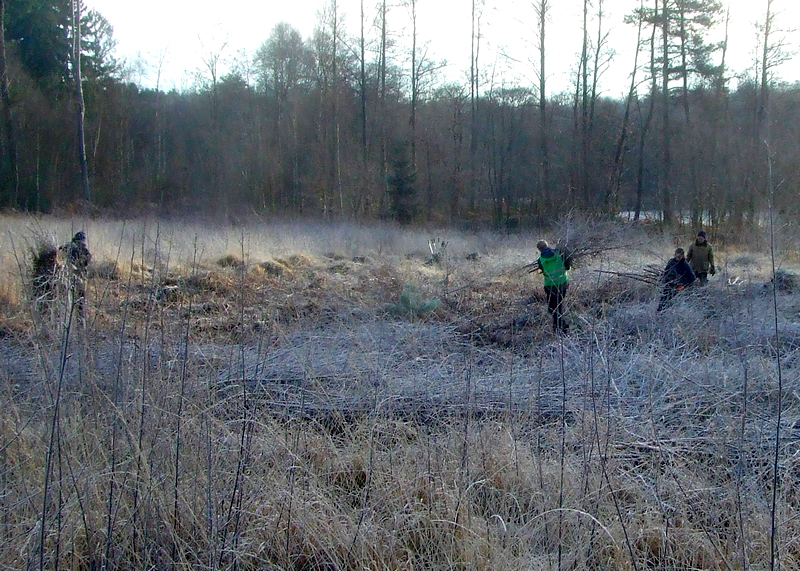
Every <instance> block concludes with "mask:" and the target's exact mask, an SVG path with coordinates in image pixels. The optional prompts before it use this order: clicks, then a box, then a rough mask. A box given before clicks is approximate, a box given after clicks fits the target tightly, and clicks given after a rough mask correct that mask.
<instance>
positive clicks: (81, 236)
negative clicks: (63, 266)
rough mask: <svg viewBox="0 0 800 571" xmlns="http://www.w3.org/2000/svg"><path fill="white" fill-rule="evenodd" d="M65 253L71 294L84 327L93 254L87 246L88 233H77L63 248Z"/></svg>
mask: <svg viewBox="0 0 800 571" xmlns="http://www.w3.org/2000/svg"><path fill="white" fill-rule="evenodd" d="M60 249H61V250H63V251H64V252H65V257H66V263H67V268H68V269H69V270H70V294H71V295H72V303H73V304H74V305H75V309H77V310H78V320H79V322H80V323H81V324H82V325H83V324H84V323H85V319H86V281H87V279H88V277H89V276H88V274H89V262H91V261H92V254H91V253H90V252H89V247H88V246H87V244H86V233H85V232H83V231H81V232H76V233H75V236H73V237H72V240H71V241H69V242H67V243H66V244H64V245H63V246H61V248H60Z"/></svg>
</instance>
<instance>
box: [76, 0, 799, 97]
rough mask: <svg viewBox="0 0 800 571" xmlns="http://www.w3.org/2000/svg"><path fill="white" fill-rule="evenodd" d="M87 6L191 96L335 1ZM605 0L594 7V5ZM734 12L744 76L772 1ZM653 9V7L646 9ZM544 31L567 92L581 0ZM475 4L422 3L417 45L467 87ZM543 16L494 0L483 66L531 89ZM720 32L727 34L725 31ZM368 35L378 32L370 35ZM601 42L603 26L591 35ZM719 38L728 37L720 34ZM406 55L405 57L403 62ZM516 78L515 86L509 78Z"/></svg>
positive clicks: (558, 83) (784, 8)
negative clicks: (240, 56)
mask: <svg viewBox="0 0 800 571" xmlns="http://www.w3.org/2000/svg"><path fill="white" fill-rule="evenodd" d="M84 1H85V3H86V5H87V6H88V7H89V8H94V9H96V10H98V11H99V12H100V13H102V14H103V16H105V17H106V19H107V20H108V21H109V23H110V24H111V25H112V26H113V28H114V37H115V38H116V40H117V44H118V45H117V54H116V55H117V56H118V57H121V58H125V59H126V60H127V61H128V62H129V63H131V62H133V61H134V60H136V59H137V58H139V59H140V60H142V61H145V62H147V63H148V64H149V65H150V68H151V71H149V72H146V73H145V74H144V75H142V74H139V75H136V76H134V77H133V79H134V80H135V81H137V82H138V83H140V84H142V85H146V86H150V87H152V86H155V82H156V77H157V75H156V72H155V71H153V70H154V69H155V68H156V67H157V63H158V61H159V56H160V55H162V54H163V55H164V59H163V66H162V70H163V71H162V74H161V80H160V87H161V89H171V88H173V87H174V88H177V89H179V90H180V89H183V88H188V87H190V86H191V84H192V83H193V74H194V72H195V71H196V70H198V69H199V68H202V67H203V63H202V56H203V54H206V53H209V52H216V51H218V50H219V48H220V46H222V45H223V44H227V47H226V48H225V50H224V51H223V52H222V53H223V56H225V57H227V59H229V60H230V59H233V58H234V57H235V56H236V55H237V52H242V51H243V50H244V51H246V52H247V53H249V54H250V55H251V56H252V54H253V52H254V51H255V50H256V49H257V48H258V47H259V46H260V45H261V44H262V43H263V42H264V41H265V40H266V39H267V38H268V37H269V35H270V32H271V31H272V28H273V27H274V25H275V24H276V23H278V22H281V21H285V22H288V23H289V24H291V25H292V26H294V27H295V28H297V29H298V30H299V31H300V33H301V35H302V37H303V38H304V39H308V38H309V37H311V35H312V33H313V30H314V27H315V26H316V25H317V22H318V21H319V16H318V12H319V10H320V9H321V8H322V6H323V5H324V4H327V3H328V1H329V0H287V1H280V0H260V1H259V0H256V1H253V0H225V1H220V0H137V1H136V2H130V1H122V0H84ZM596 1H597V0H595V3H596ZM723 2H725V3H726V4H727V5H729V6H730V10H731V29H730V32H729V36H730V38H729V48H728V49H729V51H728V63H729V68H731V69H732V71H734V72H741V71H743V70H744V69H745V68H748V67H751V66H752V63H751V62H752V60H753V52H754V48H755V46H756V32H755V27H754V22H755V21H756V20H759V21H760V20H763V18H764V12H765V10H766V0H723ZM338 3H339V10H340V12H341V13H342V14H343V17H344V25H345V27H346V29H347V31H348V32H349V33H350V34H351V35H353V36H356V35H358V34H359V30H360V10H361V8H360V6H361V2H360V0H338ZM377 3H378V0H364V9H365V13H366V21H367V23H368V24H370V23H371V22H372V21H373V20H374V18H375V15H376V8H375V6H376V5H377ZM399 3H400V2H399V1H398V0H395V1H392V2H390V4H393V5H394V7H392V8H391V9H390V12H389V15H388V17H387V19H388V21H389V27H390V30H391V31H392V32H393V33H394V34H395V35H396V36H401V37H406V38H408V37H409V36H410V24H409V18H408V14H409V11H408V9H407V8H404V7H402V6H398V4H399ZM648 4H649V2H648ZM552 5H553V8H552V13H551V16H550V21H549V22H548V27H547V30H546V38H547V48H546V50H547V52H546V53H547V62H546V66H547V70H546V71H547V76H548V83H549V89H548V90H549V91H551V92H553V91H554V92H557V91H561V90H565V89H568V88H569V85H570V81H571V79H570V76H571V72H572V70H573V69H574V67H575V62H576V60H577V54H578V52H579V50H580V47H581V45H580V42H581V30H580V28H581V24H582V18H583V16H582V9H583V8H582V1H581V0H556V1H554V2H552ZM638 6H639V0H604V10H605V12H606V15H605V24H604V28H605V29H608V30H609V31H610V33H611V40H612V44H613V47H614V49H615V51H616V52H617V55H616V57H615V58H614V60H613V62H612V64H611V67H610V69H609V71H608V72H607V73H606V75H605V76H604V78H603V79H602V84H601V86H602V90H603V92H604V93H605V94H607V95H610V96H614V97H617V96H620V95H621V94H623V93H624V92H626V91H627V88H628V83H629V79H628V77H629V73H630V71H631V68H632V66H633V47H634V46H635V41H636V29H635V27H634V26H632V25H627V24H624V23H623V16H624V15H625V14H629V13H631V12H632V11H633V9H634V8H636V7H638ZM471 7H472V0H417V27H418V38H419V40H418V41H422V42H428V56H429V58H431V59H434V60H437V61H438V60H443V59H446V60H447V61H448V62H449V64H450V65H449V66H448V67H447V68H446V69H445V70H443V72H442V73H443V74H444V75H445V76H446V78H448V79H452V80H461V79H462V78H463V77H464V73H465V72H466V71H468V68H469V54H470V29H471V15H470V10H471ZM773 10H778V11H780V12H781V14H780V17H779V19H778V24H779V26H780V27H781V28H785V29H789V28H800V2H799V1H798V0H773ZM535 21H536V20H535V17H534V15H533V10H532V8H531V1H530V0H486V1H485V6H484V8H483V16H482V19H481V33H482V36H483V39H482V40H481V51H480V59H479V64H480V66H481V68H482V70H483V71H484V72H490V71H491V70H493V69H495V70H497V71H496V73H495V74H494V78H495V80H494V81H495V82H496V83H500V82H502V79H498V78H508V77H510V73H508V72H506V71H504V70H506V69H508V67H509V66H510V65H511V64H510V62H509V60H508V59H507V58H504V57H503V56H502V55H501V54H502V53H507V54H508V55H510V56H511V57H512V58H514V59H516V60H518V62H519V63H518V64H516V67H515V73H516V75H517V76H519V77H522V78H524V79H522V80H520V83H522V84H523V85H532V84H534V83H535V79H534V76H533V72H532V70H533V67H532V66H531V65H530V63H528V62H529V60H530V59H531V58H535V57H537V56H536V52H535V49H534V46H533V44H532V43H531V42H532V40H533V38H534V35H533V27H534V26H535ZM721 33H722V28H721V27H720V34H721ZM367 35H368V36H369V35H370V32H369V31H368V32H367ZM592 35H596V28H594V29H593V30H592ZM787 38H788V39H789V41H790V42H791V44H792V45H793V47H794V48H795V49H797V48H798V47H800V32H798V31H796V30H795V31H793V32H790V33H788V32H787ZM720 39H721V37H720ZM398 57H400V56H398ZM779 75H780V76H781V77H783V78H784V79H787V80H792V81H794V80H797V79H800V58H798V57H795V58H794V60H793V61H792V62H790V63H788V64H785V65H784V66H783V67H782V68H781V69H780V70H779ZM507 81H511V80H507Z"/></svg>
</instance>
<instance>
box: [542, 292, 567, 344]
mask: <svg viewBox="0 0 800 571" xmlns="http://www.w3.org/2000/svg"><path fill="white" fill-rule="evenodd" d="M568 285H569V284H568V283H565V284H561V285H557V286H544V294H545V295H546V296H547V311H549V312H550V315H552V316H553V333H558V332H559V331H561V332H563V333H566V332H567V331H568V330H569V324H568V323H567V320H566V318H565V317H564V314H565V313H566V306H565V305H564V298H565V297H567V286H568Z"/></svg>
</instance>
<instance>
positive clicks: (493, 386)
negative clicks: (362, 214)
mask: <svg viewBox="0 0 800 571" xmlns="http://www.w3.org/2000/svg"><path fill="white" fill-rule="evenodd" d="M3 221H4V223H5V224H4V227H5V228H6V229H7V230H6V232H5V233H4V234H3V235H2V236H0V252H1V253H2V256H3V257H2V260H1V262H2V263H1V264H0V271H2V279H0V297H1V298H2V300H3V302H2V305H0V320H1V321H0V332H2V336H0V359H2V370H4V371H5V372H4V373H3V375H2V384H1V385H0V398H2V407H3V417H2V424H0V475H1V477H0V486H2V491H1V492H0V514H1V515H0V525H2V536H3V542H2V543H1V544H0V562H1V563H2V565H3V566H4V567H6V568H13V569H21V568H26V569H28V568H39V569H44V568H74V569H94V568H100V567H125V568H141V569H166V568H176V567H179V568H187V569H188V568H198V567H200V568H213V569H223V568H224V569H228V568H239V569H256V568H258V569H296V570H312V569H325V570H334V569H354V570H355V569H359V570H362V569H374V570H388V569H398V570H399V569H476V570H480V569H485V570H496V569H508V570H514V569H520V570H521V569H567V568H569V569H644V568H658V569H745V568H759V569H763V568H768V567H770V565H777V564H780V567H781V568H782V569H800V542H799V541H798V537H800V533H799V532H800V530H798V521H800V519H798V515H800V512H799V511H798V500H799V499H800V498H798V497H797V489H798V488H797V486H796V480H797V478H798V477H800V462H798V458H800V447H799V446H798V434H797V428H796V427H797V426H800V397H798V393H799V392H800V386H799V385H800V383H798V373H797V371H798V355H800V353H798V348H800V295H798V294H797V293H796V292H793V291H781V292H779V294H778V320H777V321H778V327H777V329H776V328H775V326H774V323H775V320H774V316H773V315H772V313H771V312H772V306H771V297H770V296H769V295H767V294H768V293H769V289H768V286H769V279H770V274H769V272H768V268H769V264H768V258H767V256H766V254H765V252H763V251H762V252H758V251H753V252H748V251H746V250H744V249H740V250H737V251H734V250H733V248H732V247H728V248H724V249H720V250H719V251H718V257H719V260H718V267H720V268H722V269H723V271H722V272H721V275H718V276H717V277H716V278H714V279H713V280H712V282H711V284H710V285H709V286H707V287H706V288H705V289H702V290H697V291H694V292H687V295H685V296H683V297H682V298H679V299H677V300H676V303H675V304H674V305H673V306H672V307H671V308H670V309H669V310H667V311H665V312H664V313H663V314H661V315H658V316H657V315H656V312H655V304H656V301H655V298H656V296H657V292H655V291H653V288H652V287H650V286H647V285H646V284H642V283H639V282H636V281H633V280H628V279H625V278H621V277H617V276H615V275H614V274H606V273H599V272H597V271H596V270H604V271H620V272H630V271H637V270H639V269H641V268H643V267H644V266H645V265H647V264H650V263H656V264H659V265H661V264H662V263H663V261H664V260H665V259H666V257H668V256H669V253H670V252H671V249H672V247H673V246H674V238H673V237H671V236H664V235H660V234H659V235H653V234H646V233H644V232H643V231H639V230H637V229H630V228H626V229H624V231H622V232H619V231H618V230H619V229H616V228H614V227H613V226H603V227H601V226H590V225H585V226H581V225H580V224H578V223H576V222H575V221H570V222H569V223H565V225H564V226H562V227H561V228H560V229H557V230H555V231H554V235H553V236H547V237H548V238H551V239H554V240H555V239H556V238H564V237H565V236H566V237H571V238H572V239H573V240H575V241H587V240H602V242H603V243H604V244H607V245H608V246H609V247H611V246H619V247H620V249H612V250H609V251H607V252H606V253H605V254H603V255H601V256H597V257H596V258H593V259H591V260H585V261H584V263H581V264H578V267H577V268H576V269H575V270H574V272H573V280H572V286H571V291H570V294H569V300H570V304H571V305H570V318H571V320H572V323H573V327H572V329H573V333H572V335H571V336H570V337H566V338H563V337H560V338H554V337H553V336H552V335H551V334H550V331H549V320H548V318H547V315H546V312H545V310H544V307H543V304H542V303H541V301H539V299H538V297H537V292H539V290H540V289H541V278H538V277H535V276H530V275H528V274H527V273H526V272H524V271H520V270H519V268H521V267H522V266H523V265H524V264H526V263H528V262H530V261H532V259H533V247H532V245H533V243H534V242H535V239H536V238H538V237H539V236H538V235H536V236H533V235H515V236H501V235H492V234H488V233H487V234H482V235H478V234H466V233H459V232H453V231H440V232H437V233H432V234H430V235H428V234H422V233H420V232H418V231H409V232H407V231H401V230H398V229H396V228H392V227H356V226H352V225H322V224H320V225H318V226H312V225H309V224H299V223H298V224H288V223H287V224H272V223H270V224H262V225H259V224H256V223H253V224H251V225H248V226H246V227H230V228H208V227H205V226H203V225H200V224H197V225H193V224H182V223H164V222H161V223H156V222H145V221H136V222H127V223H124V224H123V223H121V222H119V223H118V222H112V221H107V220H103V221H98V220H81V221H69V220H51V219H36V220H34V219H31V218H25V217H16V218H12V217H4V219H3ZM78 229H83V230H86V232H87V234H88V236H89V245H90V248H91V249H92V252H93V254H94V262H93V265H94V270H93V273H92V276H91V279H90V286H89V299H88V307H89V315H88V322H87V325H86V327H85V329H84V328H81V327H79V326H78V325H77V324H76V322H75V320H71V319H69V314H70V309H71V308H70V307H69V305H68V303H67V301H66V300H64V299H59V300H57V302H56V303H55V307H54V308H52V311H50V312H49V313H46V314H45V313H42V312H37V311H36V310H35V308H34V307H33V306H32V304H29V303H28V302H27V297H26V291H27V290H26V284H27V264H28V262H27V255H28V254H27V250H26V248H27V247H28V246H29V245H32V244H34V243H36V241H37V240H39V239H42V238H43V237H44V238H45V239H49V240H51V241H52V242H53V243H54V244H59V243H62V242H65V241H67V240H68V239H69V237H70V236H71V235H72V233H74V231H75V230H78ZM555 234H560V235H555ZM688 236H689V237H691V232H689V233H688ZM435 237H436V238H440V239H443V240H445V241H446V242H447V246H446V249H445V251H444V252H442V253H441V255H440V262H441V263H438V264H437V263H429V258H430V251H428V245H427V240H428V239H429V238H435ZM678 241H679V243H682V242H680V239H679V240H678ZM472 254H476V255H472ZM780 254H781V255H782V256H784V257H785V260H786V263H785V264H784V266H783V269H785V270H793V269H794V268H793V266H792V265H791V262H792V261H793V260H796V253H795V252H794V251H792V250H790V249H789V248H784V249H783V250H782V251H781V252H780ZM728 284H731V285H728ZM404 291H406V292H409V291H413V292H415V296H416V297H413V298H412V297H408V296H407V298H406V299H407V301H406V302H405V305H404V304H403V303H402V302H401V296H402V294H403V292H404ZM414 299H417V300H419V301H413V300H414ZM432 299H438V300H440V301H441V302H442V303H441V304H440V305H438V307H436V309H432V310H430V311H422V305H421V304H422V303H423V302H425V301H428V300H432ZM431 307H433V306H432V305H431ZM403 309H405V311H404V310H403ZM778 365H780V367H781V372H782V375H783V383H782V386H783V394H782V395H780V396H781V399H780V400H779V398H778V397H779V395H778V393H777V368H778ZM779 407H780V408H779ZM779 412H780V419H781V426H780V430H779V427H778V425H777V420H778V413H779ZM776 451H777V458H776ZM776 465H777V468H778V469H777V474H775V472H774V468H775V466H776ZM776 483H777V489H775V490H774V491H775V492H776V498H777V501H776V502H775V506H776V508H775V509H773V507H772V495H773V489H774V485H775V484H776ZM773 519H774V522H775V523H774V525H773ZM773 538H774V540H775V541H774V542H773V541H772V539H773ZM772 545H774V546H776V551H775V552H774V553H773V552H772V551H771V546H772Z"/></svg>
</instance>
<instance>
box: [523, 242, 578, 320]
mask: <svg viewBox="0 0 800 571" xmlns="http://www.w3.org/2000/svg"><path fill="white" fill-rule="evenodd" d="M536 248H537V249H538V250H539V259H538V261H537V262H536V264H534V266H533V269H532V270H531V271H532V272H533V271H536V270H539V271H541V272H542V275H543V276H544V294H545V297H547V311H548V312H549V313H550V315H552V316H553V333H556V334H557V333H563V334H567V333H569V324H568V323H567V320H566V317H565V314H566V306H565V305H564V299H565V298H566V296H567V288H568V287H569V275H568V274H567V272H568V270H569V269H570V265H571V260H570V257H569V256H565V255H564V254H563V253H561V252H559V251H558V250H554V249H553V248H551V247H550V246H549V244H548V243H547V241H546V240H539V242H537V243H536Z"/></svg>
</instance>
